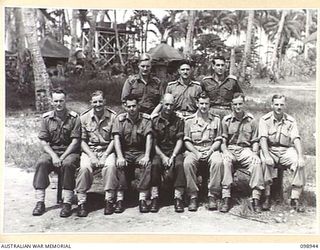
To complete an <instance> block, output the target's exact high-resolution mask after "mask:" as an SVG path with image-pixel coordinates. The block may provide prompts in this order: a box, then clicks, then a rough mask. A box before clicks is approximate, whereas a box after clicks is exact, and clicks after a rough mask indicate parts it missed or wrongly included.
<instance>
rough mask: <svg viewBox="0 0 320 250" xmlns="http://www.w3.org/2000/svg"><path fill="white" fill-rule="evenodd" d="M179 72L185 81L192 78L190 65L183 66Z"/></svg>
mask: <svg viewBox="0 0 320 250" xmlns="http://www.w3.org/2000/svg"><path fill="white" fill-rule="evenodd" d="M178 72H179V74H180V76H181V77H182V78H183V79H187V78H188V77H189V76H190V73H191V68H190V66H189V65H188V64H182V65H181V66H180V68H179V70H178Z"/></svg>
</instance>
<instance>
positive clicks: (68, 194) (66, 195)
mask: <svg viewBox="0 0 320 250" xmlns="http://www.w3.org/2000/svg"><path fill="white" fill-rule="evenodd" d="M62 197H63V203H69V204H71V203H72V198H73V190H66V189H63V190H62Z"/></svg>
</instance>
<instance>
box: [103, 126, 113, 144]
mask: <svg viewBox="0 0 320 250" xmlns="http://www.w3.org/2000/svg"><path fill="white" fill-rule="evenodd" d="M101 135H102V137H103V139H104V140H106V141H110V139H111V127H110V126H104V127H102V128H101Z"/></svg>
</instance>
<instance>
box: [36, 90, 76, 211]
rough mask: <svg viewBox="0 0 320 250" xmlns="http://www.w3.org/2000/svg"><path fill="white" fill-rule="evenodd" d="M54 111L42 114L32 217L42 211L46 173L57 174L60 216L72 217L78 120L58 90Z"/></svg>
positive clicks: (55, 96) (54, 98)
mask: <svg viewBox="0 0 320 250" xmlns="http://www.w3.org/2000/svg"><path fill="white" fill-rule="evenodd" d="M52 104H53V107H54V110H53V111H49V112H47V113H45V114H44V115H43V119H42V123H41V129H40V133H39V139H40V142H41V145H42V147H43V150H44V153H43V154H42V155H41V157H40V158H39V159H38V161H37V164H36V172H35V174H34V179H33V186H34V188H35V190H36V199H37V204H36V207H35V208H34V210H33V213H32V214H33V215H34V216H39V215H42V214H43V213H44V212H45V203H44V201H45V189H46V188H47V187H48V186H49V184H50V181H49V173H50V172H51V171H60V173H61V178H62V188H63V190H62V191H63V204H62V209H61V212H60V217H69V216H70V215H71V202H72V198H73V190H74V187H75V178H74V176H75V173H76V169H77V167H78V164H79V143H80V136H81V128H80V119H79V116H78V114H77V113H75V112H73V111H70V110H68V109H67V108H66V94H65V92H64V91H63V90H61V89H55V90H53V91H52Z"/></svg>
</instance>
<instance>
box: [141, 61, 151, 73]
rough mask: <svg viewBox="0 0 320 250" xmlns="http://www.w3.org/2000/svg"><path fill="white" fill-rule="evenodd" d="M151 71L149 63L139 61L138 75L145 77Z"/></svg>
mask: <svg viewBox="0 0 320 250" xmlns="http://www.w3.org/2000/svg"><path fill="white" fill-rule="evenodd" d="M150 71H151V61H141V62H140V63H139V73H140V74H141V75H142V76H147V75H149V74H150Z"/></svg>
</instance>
